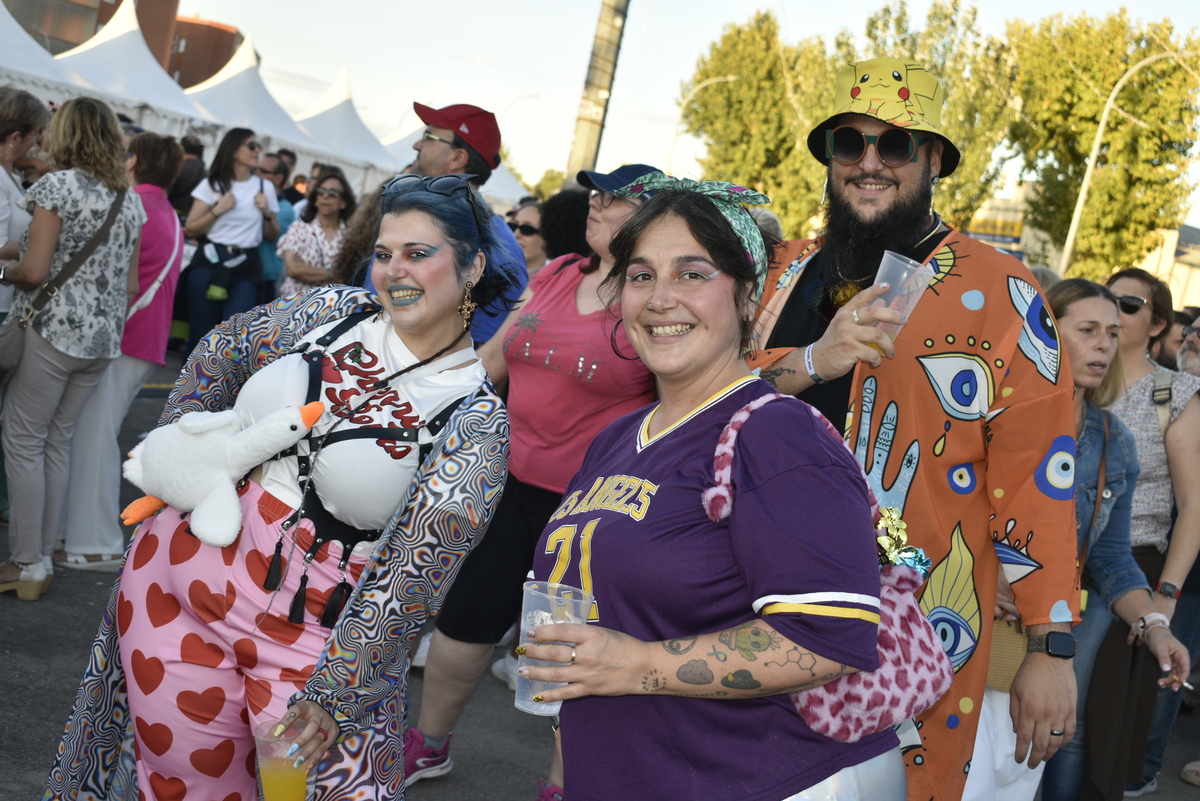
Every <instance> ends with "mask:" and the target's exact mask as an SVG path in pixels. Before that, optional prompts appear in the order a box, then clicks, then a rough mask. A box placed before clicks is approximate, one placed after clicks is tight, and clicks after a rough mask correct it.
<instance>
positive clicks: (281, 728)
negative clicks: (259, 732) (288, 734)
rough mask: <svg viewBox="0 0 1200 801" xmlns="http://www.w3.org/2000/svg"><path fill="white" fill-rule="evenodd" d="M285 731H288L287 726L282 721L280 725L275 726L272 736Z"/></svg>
mask: <svg viewBox="0 0 1200 801" xmlns="http://www.w3.org/2000/svg"><path fill="white" fill-rule="evenodd" d="M285 731H287V726H284V725H283V724H282V723H280V724H279V725H278V726H276V727H275V730H274V731H273V732H271V736H272V737H278V736H279V735H281V734H283V733H284V732H285Z"/></svg>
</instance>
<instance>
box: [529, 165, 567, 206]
mask: <svg viewBox="0 0 1200 801" xmlns="http://www.w3.org/2000/svg"><path fill="white" fill-rule="evenodd" d="M564 180H566V176H565V175H564V174H563V173H562V172H561V171H559V170H546V171H545V172H544V173H542V177H541V179H540V180H539V181H538V182H537V183H536V184H534V185H533V194H534V195H536V196H537V199H538V200H546V199H547V198H549V197H550V196H551V195H553V194H554V193H555V192H557V191H558V190H560V189H562V186H563V181H564Z"/></svg>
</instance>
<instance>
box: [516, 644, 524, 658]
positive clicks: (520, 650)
mask: <svg viewBox="0 0 1200 801" xmlns="http://www.w3.org/2000/svg"><path fill="white" fill-rule="evenodd" d="M513 653H514V654H516V655H517V656H525V646H524V645H518V646H517V647H516V648H514V649H513Z"/></svg>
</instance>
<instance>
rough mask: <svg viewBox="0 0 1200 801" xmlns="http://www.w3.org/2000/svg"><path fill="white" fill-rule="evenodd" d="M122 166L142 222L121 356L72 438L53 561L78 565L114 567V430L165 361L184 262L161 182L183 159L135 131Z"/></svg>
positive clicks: (119, 548) (161, 141) (118, 547)
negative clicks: (138, 202)
mask: <svg viewBox="0 0 1200 801" xmlns="http://www.w3.org/2000/svg"><path fill="white" fill-rule="evenodd" d="M129 154H130V155H129V158H128V159H126V162H125V166H126V168H127V170H128V172H129V175H130V178H131V181H132V183H133V191H135V192H137V194H138V197H140V198H141V199H142V206H143V207H144V208H145V210H146V223H145V224H144V225H143V226H142V240H141V247H140V248H139V249H138V295H137V297H136V298H135V299H134V302H133V305H132V306H131V307H130V309H129V312H127V314H126V320H125V333H124V335H123V336H122V337H121V355H120V356H119V357H118V358H116V359H114V360H113V361H112V362H110V363H109V365H108V367H106V368H105V370H104V373H103V374H102V375H101V376H100V383H99V384H97V385H96V389H95V390H93V392H92V396H91V399H90V401H89V402H88V404H87V406H85V407H84V410H83V412H82V413H80V415H79V422H78V424H77V425H76V427H75V436H74V438H73V439H72V440H71V481H70V485H69V486H70V490H71V491H70V492H69V493H68V494H67V510H66V515H65V516H64V517H63V525H62V530H61V531H60V539H62V540H64V541H65V543H66V544H65V547H64V551H63V552H61V553H55V555H54V561H55V563H58V564H63V565H65V566H66V567H74V568H82V569H84V570H103V571H116V570H117V568H118V567H120V565H121V555H122V554H123V553H124V551H125V538H124V536H123V534H122V531H121V525H120V523H119V522H118V518H119V517H120V514H119V511H120V506H119V499H120V493H121V449H120V447H119V446H118V445H117V434H118V433H119V432H120V430H121V422H122V421H123V420H124V419H125V414H126V413H127V412H128V411H129V406H130V404H132V403H133V399H134V398H135V397H136V396H137V393H138V390H140V389H141V387H142V384H143V383H144V382H145V381H146V379H147V378H149V376H150V373H151V372H152V371H153V370H154V367H155V365H165V364H166V353H167V334H168V332H169V331H170V328H171V307H172V301H173V299H174V297H175V285H176V284H177V283H178V281H179V271H180V269H181V267H182V263H183V229H182V228H181V227H180V225H179V217H178V216H177V215H176V214H175V210H174V209H173V208H172V207H171V202H170V201H169V200H168V199H167V187H168V186H170V185H171V183H172V182H174V180H175V178H176V176H178V175H179V170H180V168H181V167H182V166H183V148H182V147H181V146H180V145H179V143H178V142H177V141H175V138H174V137H172V136H159V135H158V134H155V133H140V134H137V135H136V136H134V137H133V139H131V140H130V142H129Z"/></svg>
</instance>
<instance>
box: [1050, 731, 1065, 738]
mask: <svg viewBox="0 0 1200 801" xmlns="http://www.w3.org/2000/svg"><path fill="white" fill-rule="evenodd" d="M1066 734H1067V732H1066V729H1064V730H1062V731H1058V730H1056V729H1051V730H1050V736H1051V737H1065V736H1066Z"/></svg>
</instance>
